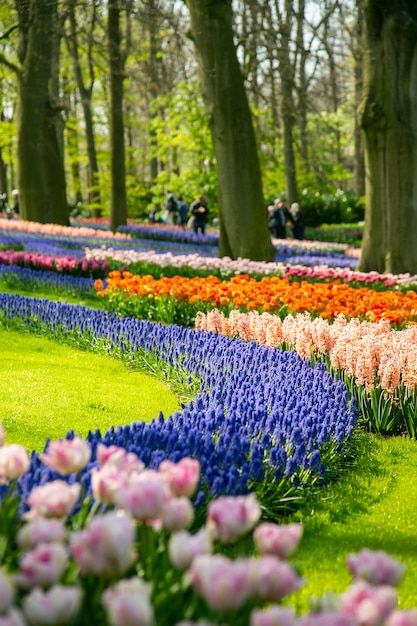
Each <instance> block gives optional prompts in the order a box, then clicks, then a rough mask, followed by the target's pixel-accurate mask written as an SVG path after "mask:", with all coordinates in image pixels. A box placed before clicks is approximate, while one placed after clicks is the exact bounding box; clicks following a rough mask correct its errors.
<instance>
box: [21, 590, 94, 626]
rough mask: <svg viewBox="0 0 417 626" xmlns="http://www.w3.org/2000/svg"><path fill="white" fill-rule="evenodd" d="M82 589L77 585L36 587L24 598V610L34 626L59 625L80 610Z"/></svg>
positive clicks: (70, 618) (68, 620)
mask: <svg viewBox="0 0 417 626" xmlns="http://www.w3.org/2000/svg"><path fill="white" fill-rule="evenodd" d="M81 601H82V591H81V589H79V588H78V587H75V586H70V585H68V586H64V585H55V586H54V587H51V588H50V589H49V590H48V591H42V590H41V589H34V590H33V591H31V593H30V594H29V595H28V596H26V597H25V598H24V599H23V610H24V613H25V615H26V617H27V618H28V619H29V621H30V623H31V624H33V626H45V624H49V625H51V626H55V625H56V626H58V625H61V624H66V623H67V622H70V621H71V620H72V619H73V618H74V617H75V616H76V615H77V613H78V612H79V610H80V607H81Z"/></svg>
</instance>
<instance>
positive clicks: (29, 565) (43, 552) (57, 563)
mask: <svg viewBox="0 0 417 626" xmlns="http://www.w3.org/2000/svg"><path fill="white" fill-rule="evenodd" d="M67 564H68V553H67V550H66V548H65V546H63V545H62V543H40V544H39V545H37V546H36V548H34V549H33V550H31V551H30V552H26V553H25V554H24V555H23V557H22V558H21V559H20V562H19V572H18V573H17V574H16V575H15V580H16V582H17V584H18V585H20V586H21V587H23V588H26V589H27V588H32V587H42V588H46V587H50V586H52V585H54V584H55V583H57V582H58V581H59V580H60V579H61V577H62V575H63V573H64V571H65V569H66V567H67Z"/></svg>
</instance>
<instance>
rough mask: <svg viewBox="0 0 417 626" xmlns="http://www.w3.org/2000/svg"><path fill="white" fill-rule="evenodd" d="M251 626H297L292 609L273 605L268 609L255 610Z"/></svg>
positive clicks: (251, 618)
mask: <svg viewBox="0 0 417 626" xmlns="http://www.w3.org/2000/svg"><path fill="white" fill-rule="evenodd" d="M249 626H296V621H295V613H294V610H293V609H292V608H289V607H283V606H278V605H271V606H269V607H268V608H267V609H254V610H253V611H252V613H251V616H250V623H249Z"/></svg>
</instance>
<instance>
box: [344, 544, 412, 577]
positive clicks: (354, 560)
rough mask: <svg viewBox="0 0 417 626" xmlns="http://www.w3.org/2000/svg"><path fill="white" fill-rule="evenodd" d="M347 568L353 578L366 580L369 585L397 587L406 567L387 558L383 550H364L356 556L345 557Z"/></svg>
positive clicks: (391, 558) (389, 557)
mask: <svg viewBox="0 0 417 626" xmlns="http://www.w3.org/2000/svg"><path fill="white" fill-rule="evenodd" d="M347 566H348V569H349V571H350V572H351V574H352V576H353V577H354V578H361V579H363V580H366V581H367V582H368V583H370V584H371V585H392V586H396V585H398V584H399V583H400V582H401V580H402V578H403V575H404V572H405V570H406V566H405V565H402V564H401V563H399V562H398V561H397V560H396V559H394V558H393V557H391V556H389V555H388V554H387V553H386V552H384V551H383V550H377V551H372V550H368V549H367V548H364V549H363V550H361V552H359V553H358V554H350V555H349V556H348V557H347Z"/></svg>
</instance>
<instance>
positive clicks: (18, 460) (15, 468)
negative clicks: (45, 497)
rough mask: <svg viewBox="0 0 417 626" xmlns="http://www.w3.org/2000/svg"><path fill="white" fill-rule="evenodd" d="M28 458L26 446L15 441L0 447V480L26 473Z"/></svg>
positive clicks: (28, 464)
mask: <svg viewBox="0 0 417 626" xmlns="http://www.w3.org/2000/svg"><path fill="white" fill-rule="evenodd" d="M29 466H30V459H29V455H28V452H27V450H26V448H24V447H23V446H20V445H19V444H17V443H11V444H9V445H6V446H1V447H0V482H2V483H5V482H7V481H9V480H16V478H19V477H20V476H23V475H24V474H26V472H27V471H28V469H29Z"/></svg>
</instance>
